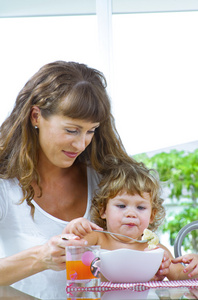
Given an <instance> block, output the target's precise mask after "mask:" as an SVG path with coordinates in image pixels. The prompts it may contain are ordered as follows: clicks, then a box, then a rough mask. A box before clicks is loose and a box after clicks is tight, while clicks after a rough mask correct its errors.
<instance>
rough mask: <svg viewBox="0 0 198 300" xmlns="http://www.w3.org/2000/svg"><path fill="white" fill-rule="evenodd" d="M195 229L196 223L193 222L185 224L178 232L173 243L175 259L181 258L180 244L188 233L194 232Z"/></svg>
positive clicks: (197, 222)
mask: <svg viewBox="0 0 198 300" xmlns="http://www.w3.org/2000/svg"><path fill="white" fill-rule="evenodd" d="M196 229H198V221H194V222H191V223H189V224H187V225H186V226H184V227H183V228H182V229H181V230H180V231H179V232H178V235H177V237H176V239H175V243H174V254H175V257H178V256H182V252H181V247H182V242H183V240H184V238H185V236H186V235H187V234H188V233H189V232H191V231H193V230H196Z"/></svg>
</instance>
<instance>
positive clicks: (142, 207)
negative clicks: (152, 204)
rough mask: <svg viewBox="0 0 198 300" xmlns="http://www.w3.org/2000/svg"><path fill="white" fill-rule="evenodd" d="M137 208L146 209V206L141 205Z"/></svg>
mask: <svg viewBox="0 0 198 300" xmlns="http://www.w3.org/2000/svg"><path fill="white" fill-rule="evenodd" d="M137 208H138V209H139V210H144V209H146V207H144V206H141V205H139V206H138V207H137Z"/></svg>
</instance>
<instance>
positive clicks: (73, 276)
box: [66, 260, 96, 280]
mask: <svg viewBox="0 0 198 300" xmlns="http://www.w3.org/2000/svg"><path fill="white" fill-rule="evenodd" d="M90 267H91V266H86V265H85V264H83V262H82V261H81V260H76V261H66V271H67V280H83V279H93V278H96V277H95V276H94V275H93V274H92V272H91V270H90Z"/></svg>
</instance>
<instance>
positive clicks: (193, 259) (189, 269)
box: [172, 254, 198, 278]
mask: <svg viewBox="0 0 198 300" xmlns="http://www.w3.org/2000/svg"><path fill="white" fill-rule="evenodd" d="M172 263H173V264H177V263H184V264H188V266H185V267H184V270H183V272H184V273H188V277H189V278H191V277H193V276H195V277H198V254H186V255H183V256H180V257H177V258H175V259H173V260H172Z"/></svg>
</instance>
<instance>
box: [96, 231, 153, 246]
mask: <svg viewBox="0 0 198 300" xmlns="http://www.w3.org/2000/svg"><path fill="white" fill-rule="evenodd" d="M93 231H96V232H100V233H108V234H110V235H113V236H115V237H117V236H121V237H125V238H128V239H130V240H131V241H133V242H136V243H147V242H148V241H150V240H152V239H153V237H151V238H150V239H147V240H136V239H133V238H132V237H130V236H127V235H124V234H120V233H114V232H110V231H105V230H96V229H95V230H93Z"/></svg>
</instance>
